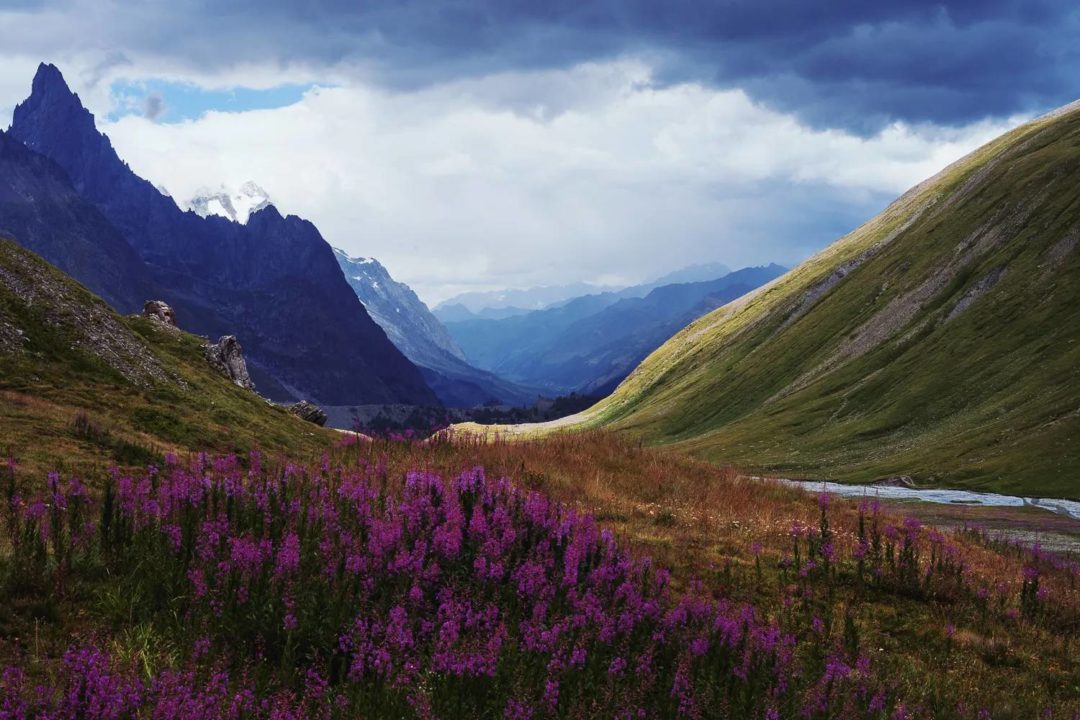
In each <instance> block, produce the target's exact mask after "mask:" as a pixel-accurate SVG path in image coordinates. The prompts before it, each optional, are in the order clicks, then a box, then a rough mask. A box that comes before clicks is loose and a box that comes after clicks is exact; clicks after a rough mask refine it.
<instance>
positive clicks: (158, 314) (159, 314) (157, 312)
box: [142, 300, 176, 327]
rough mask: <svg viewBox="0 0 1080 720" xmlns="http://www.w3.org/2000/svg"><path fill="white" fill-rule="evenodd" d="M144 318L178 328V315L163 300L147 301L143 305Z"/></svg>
mask: <svg viewBox="0 0 1080 720" xmlns="http://www.w3.org/2000/svg"><path fill="white" fill-rule="evenodd" d="M142 314H143V317H148V318H151V319H153V320H157V321H158V322H159V323H161V324H162V325H167V326H169V327H176V313H175V312H173V309H172V308H171V307H169V306H168V305H167V304H166V303H164V302H162V301H161V300H147V301H146V303H145V304H144V305H143V311H142Z"/></svg>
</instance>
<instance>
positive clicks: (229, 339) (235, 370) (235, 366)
mask: <svg viewBox="0 0 1080 720" xmlns="http://www.w3.org/2000/svg"><path fill="white" fill-rule="evenodd" d="M148 304H149V303H148ZM166 307H168V306H166ZM203 352H204V353H205V354H206V359H207V361H209V363H210V364H211V365H213V366H214V368H216V369H217V370H218V371H219V372H220V373H221V374H222V375H224V376H225V377H227V378H229V379H230V380H232V381H233V383H234V384H236V385H239V386H240V387H242V388H246V389H247V390H252V391H254V390H255V383H253V382H252V381H251V376H250V375H248V369H247V362H245V361H244V349H243V348H242V347H240V341H239V340H237V339H236V336H235V335H224V336H222V337H221V339H219V340H218V341H217V342H216V343H209V344H207V345H205V346H204V347H203Z"/></svg>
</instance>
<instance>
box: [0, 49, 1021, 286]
mask: <svg viewBox="0 0 1080 720" xmlns="http://www.w3.org/2000/svg"><path fill="white" fill-rule="evenodd" d="M62 69H64V68H62ZM138 70H139V74H141V76H142V77H148V76H149V75H148V71H147V69H146V68H144V67H142V66H141V65H140V66H139V68H138ZM159 71H160V73H159V74H160V75H163V76H165V77H167V78H168V79H173V80H193V81H196V82H202V83H203V84H204V85H210V84H213V83H215V82H216V83H222V82H224V81H222V80H221V79H220V78H219V79H217V80H214V81H211V80H207V79H199V78H192V77H190V76H184V75H183V73H181V72H180V71H178V70H177V71H176V72H165V70H164V68H159ZM111 72H112V73H113V75H111V77H119V76H120V75H119V73H123V76H124V77H129V78H135V77H137V75H136V73H135V72H134V67H130V66H118V67H117V69H115V70H113V71H111ZM245 73H246V75H248V76H251V77H255V78H261V79H263V80H268V79H269V78H272V77H273V76H274V73H273V72H272V70H269V69H266V68H262V69H254V68H250V69H247V70H245V71H244V73H241V75H244V74H245ZM286 74H287V75H288V76H289V77H287V78H286V80H288V81H296V80H298V79H310V75H309V74H308V73H307V72H306V71H302V70H292V71H289V72H288V73H286ZM4 75H6V73H5V74H4ZM85 76H86V73H82V75H79V76H76V77H74V78H70V79H72V85H73V87H74V88H75V89H76V90H79V89H81V88H80V87H79V79H80V77H85ZM238 77H239V76H238ZM355 77H356V76H355V75H353V76H349V75H348V74H347V73H340V74H338V75H335V76H334V77H333V78H332V81H333V82H334V83H335V84H339V86H337V87H333V88H322V89H316V90H313V91H311V92H309V93H308V94H307V95H306V96H305V97H304V98H303V100H302V101H301V102H299V103H297V104H295V105H292V106H289V107H284V108H278V109H275V110H259V111H250V112H243V113H209V114H207V115H205V116H204V117H202V118H200V119H198V120H194V121H187V122H183V123H179V124H158V123H153V122H151V121H149V120H146V119H144V118H141V117H137V116H126V117H124V118H122V119H120V120H119V121H117V122H115V123H113V124H109V125H104V126H102V129H103V130H105V131H106V132H107V133H108V134H109V135H110V137H111V138H112V139H113V143H114V145H115V146H116V148H117V149H118V151H119V152H120V154H121V156H122V157H124V159H126V160H127V161H128V162H129V163H130V164H131V166H132V167H133V168H134V169H135V170H136V172H138V173H140V174H141V175H143V176H145V177H147V178H148V179H150V180H151V181H153V182H154V183H160V184H163V185H164V186H165V187H167V188H168V190H169V191H170V192H171V193H172V194H173V196H174V197H177V198H186V197H190V196H191V195H192V194H194V192H195V191H196V190H197V189H198V188H200V187H202V186H205V185H215V186H216V185H217V184H219V183H225V184H227V185H230V186H232V187H237V186H239V185H240V184H241V183H243V182H244V181H246V180H254V181H255V182H257V183H259V184H260V185H261V186H263V187H264V188H266V189H267V190H268V191H269V193H270V195H271V196H272V197H273V198H274V199H275V202H276V204H277V205H278V206H279V208H280V209H281V210H282V211H283V212H287V213H294V214H298V215H301V216H303V217H306V218H308V219H310V220H312V221H313V222H315V223H316V225H318V226H319V228H320V229H321V230H322V232H323V234H324V236H325V237H326V238H327V240H328V241H330V242H331V244H334V245H337V246H340V247H343V248H345V249H346V250H347V251H349V252H350V253H352V254H355V255H371V256H375V257H377V258H379V259H380V260H381V261H382V262H384V264H386V265H387V267H389V268H390V270H391V272H392V273H394V274H395V276H396V277H398V278H399V279H401V280H404V281H405V282H408V283H409V284H411V285H413V286H414V287H415V288H416V290H417V291H418V292H419V293H420V294H421V296H422V297H424V298H425V300H428V301H431V302H437V301H438V300H440V299H442V298H445V297H446V296H448V295H450V294H453V293H454V292H457V291H459V290H466V289H488V288H495V287H508V286H509V287H514V286H518V287H520V286H528V285H536V284H557V283H565V282H571V281H577V280H586V281H597V280H599V279H601V278H611V277H619V278H625V279H627V280H638V279H644V278H647V277H652V276H656V275H659V274H661V273H663V272H666V271H669V270H672V269H674V268H676V267H680V266H683V265H686V264H690V263H694V262H707V261H716V260H719V261H722V262H725V263H726V264H728V265H731V266H739V265H744V264H755V263H764V262H769V261H778V262H789V263H790V262H794V261H796V260H798V259H800V258H802V257H804V256H805V255H807V254H808V253H809V252H811V251H812V250H814V249H817V248H819V247H821V246H823V245H824V244H825V243H826V242H828V241H830V240H831V239H833V238H834V237H835V236H836V234H838V231H839V230H846V229H849V227H850V225H851V224H854V223H855V222H856V221H857V220H860V219H865V218H866V217H868V216H869V214H871V212H872V211H873V210H874V209H877V208H879V207H881V206H882V205H883V204H884V202H885V201H887V200H888V199H889V198H891V197H892V196H895V195H896V194H898V193H900V192H902V191H903V190H905V189H906V188H907V187H909V186H911V185H913V184H915V183H916V182H918V181H920V180H922V179H923V178H925V177H927V176H929V175H931V174H933V173H934V172H936V171H937V170H938V169H940V168H941V167H943V166H944V165H945V164H947V163H948V162H950V161H952V160H954V159H956V158H958V157H960V156H961V155H963V154H964V153H966V152H968V151H970V150H971V149H973V148H975V147H976V146H978V145H979V144H981V143H983V142H985V141H987V140H989V139H991V138H992V137H994V136H996V135H998V134H999V133H1001V132H1002V131H1004V130H1005V129H1007V128H1008V127H1011V126H1012V125H1014V124H1016V122H1018V121H1019V119H1016V120H1013V121H1009V122H998V123H991V122H987V123H979V124H976V125H972V126H969V127H964V128H960V129H951V130H946V129H941V128H933V127H925V128H923V127H910V126H906V125H902V124H895V125H892V126H890V127H888V128H886V129H885V130H884V131H882V132H881V133H879V134H878V135H875V136H873V137H869V138H863V137H859V136H856V135H852V134H848V133H846V132H844V131H840V130H824V131H821V130H813V129H810V128H808V127H806V126H804V125H801V124H800V123H799V122H798V121H797V120H795V119H794V118H793V117H792V116H789V115H784V114H781V113H777V112H774V111H771V110H769V109H766V108H764V107H762V106H760V105H757V104H755V103H753V102H752V101H751V100H749V99H748V97H747V95H745V94H744V93H743V92H741V91H738V90H717V89H711V88H708V87H705V86H701V85H697V84H682V85H673V86H666V87H657V86H654V85H653V84H652V83H651V75H650V70H649V67H648V66H647V65H645V64H644V63H642V62H637V61H633V60H624V61H619V62H609V63H602V64H586V65H581V66H578V67H574V68H571V69H566V70H557V71H545V72H536V73H525V72H508V73H502V74H497V75H492V76H488V77H484V78H479V79H472V80H459V81H455V82H451V83H446V84H442V85H436V86H432V87H428V88H425V89H422V90H417V91H413V92H393V91H389V90H384V89H378V88H376V87H375V86H373V85H366V84H363V83H362V82H359V81H357V80H356V79H355ZM350 78H352V79H350ZM327 81H330V80H328V79H327V78H324V79H323V82H327ZM4 82H5V78H4V77H3V76H0V89H2V88H3V87H4V84H3V83H4ZM260 82H261V81H260ZM23 83H24V86H26V87H28V85H29V83H28V78H27V79H25V80H23ZM103 85H104V83H100V82H99V83H96V84H94V86H93V91H92V92H91V93H90V94H89V95H88V96H87V100H88V102H90V103H91V107H92V108H93V109H96V110H97V112H98V115H99V117H101V116H103V115H104V112H103V111H104V110H106V109H107V107H105V105H106V104H107V102H108V100H107V99H106V98H107V94H106V93H105V91H103ZM219 86H220V85H219ZM106 87H107V86H106ZM23 94H25V91H24V92H23ZM0 97H6V95H4V96H0ZM164 100H165V102H166V103H168V98H167V97H166V98H164Z"/></svg>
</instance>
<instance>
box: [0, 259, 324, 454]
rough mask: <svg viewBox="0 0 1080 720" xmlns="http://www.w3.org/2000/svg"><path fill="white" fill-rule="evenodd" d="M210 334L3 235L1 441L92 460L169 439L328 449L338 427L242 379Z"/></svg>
mask: <svg viewBox="0 0 1080 720" xmlns="http://www.w3.org/2000/svg"><path fill="white" fill-rule="evenodd" d="M20 333H21V334H20ZM203 342H204V341H203V339H201V338H199V337H196V336H194V335H190V334H188V333H184V332H174V331H170V330H167V329H165V328H163V327H162V326H160V325H159V324H157V323H156V322H154V321H151V320H148V319H145V318H141V317H120V316H119V315H117V314H116V313H114V312H113V311H112V310H111V309H110V308H109V307H108V306H106V305H105V304H104V303H103V302H102V301H101V300H99V299H98V298H97V297H95V296H94V295H93V294H92V293H90V292H89V291H88V290H86V289H85V288H84V287H82V286H81V285H79V284H78V283H76V282H75V281H73V280H72V279H71V278H69V277H68V276H66V275H64V274H63V273H61V272H60V271H58V270H56V269H55V268H53V267H52V266H50V265H49V264H48V263H46V262H45V261H43V260H42V259H41V258H39V257H38V256H36V255H34V254H33V253H30V252H28V251H26V250H24V249H22V248H20V247H19V246H17V245H15V244H14V243H12V242H10V241H9V240H5V239H3V238H0V452H3V453H5V457H7V456H12V457H15V458H17V459H18V460H19V462H20V464H21V465H23V466H24V467H26V468H27V469H40V470H53V469H57V468H58V467H61V466H63V467H67V468H68V469H70V470H78V471H82V470H86V469H89V468H90V467H104V466H108V465H113V464H118V465H120V466H139V465H145V464H147V463H151V462H157V461H159V460H160V457H161V455H162V454H163V453H164V452H166V451H170V450H202V449H210V450H220V451H233V450H239V451H246V450H248V449H250V448H253V447H256V446H258V447H261V448H263V449H264V450H266V451H268V452H288V453H289V454H296V455H298V456H299V457H317V453H319V452H321V450H322V449H323V448H325V447H326V446H327V445H328V444H329V442H330V440H331V439H333V438H334V437H335V434H334V433H332V432H330V431H325V430H323V429H322V428H318V427H316V426H314V425H312V424H310V423H306V422H303V421H302V420H299V419H298V418H295V417H293V416H292V415H290V414H288V413H287V412H285V411H284V410H282V409H280V408H278V407H275V406H272V405H270V404H269V403H267V402H266V401H265V400H263V399H262V398H260V397H259V396H258V395H256V394H255V393H252V392H250V391H247V390H244V389H241V388H239V387H236V386H235V385H233V384H232V383H231V382H230V381H229V380H228V379H227V378H225V377H224V376H222V375H220V374H219V373H218V372H217V371H215V370H214V369H213V368H212V367H211V366H210V365H209V364H208V363H207V362H206V360H205V359H204V357H203V353H202V350H201V347H200V346H201V344H202V343H203Z"/></svg>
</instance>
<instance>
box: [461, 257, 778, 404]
mask: <svg viewBox="0 0 1080 720" xmlns="http://www.w3.org/2000/svg"><path fill="white" fill-rule="evenodd" d="M784 270H785V268H782V267H780V266H779V265H769V266H767V267H760V268H744V269H742V270H739V271H737V272H734V273H731V272H727V268H726V267H716V266H713V268H712V271H715V272H720V273H721V274H722V277H719V278H715V279H712V280H708V281H705V282H691V283H674V284H659V283H664V282H665V280H666V279H667V278H661V279H659V280H657V281H654V282H652V283H648V284H645V285H637V286H633V287H629V288H623V289H622V290H619V291H615V292H605V293H597V294H592V295H585V296H582V297H578V298H574V299H572V300H570V301H568V302H565V303H560V304H557V305H555V306H553V307H549V308H547V309H544V310H537V311H533V312H530V313H527V314H523V315H516V316H512V317H506V318H500V319H482V318H474V319H470V320H462V321H448V322H445V325H446V327H447V329H448V330H449V331H450V334H451V336H453V338H454V340H456V341H457V343H458V345H459V346H460V347H461V348H462V350H464V352H465V356H466V357H467V358H468V359H469V361H470V362H471V363H473V364H474V365H476V366H478V367H481V368H484V369H486V370H490V371H491V372H494V373H495V374H497V375H499V376H501V377H505V378H506V379H508V380H511V381H513V382H519V383H523V384H526V385H531V386H538V387H541V388H543V389H544V390H545V391H547V392H548V393H551V394H566V393H570V392H579V393H585V394H606V393H607V392H610V391H611V390H612V389H613V388H614V387H615V386H616V385H617V384H618V383H619V382H620V381H621V380H622V379H623V378H624V377H625V376H626V375H627V373H629V372H630V371H631V370H632V369H633V368H634V366H635V365H636V364H637V363H638V362H640V361H641V360H642V359H643V358H644V357H645V356H646V355H648V354H649V352H651V351H652V350H654V349H655V348H656V347H657V346H659V345H660V344H661V343H663V342H664V341H665V340H666V339H667V338H669V337H670V336H671V335H672V334H674V333H675V332H677V331H678V330H679V329H680V328H682V327H683V326H684V325H686V324H687V323H689V322H690V321H692V320H694V319H695V318H697V317H698V316H700V315H702V314H704V313H706V312H708V311H710V310H712V309H714V308H716V307H718V306H720V305H722V304H724V303H725V302H727V301H729V300H733V299H735V298H736V297H739V296H740V295H742V294H744V293H746V292H749V291H751V290H753V289H754V288H756V287H758V286H759V285H761V284H763V283H765V282H768V281H769V280H772V279H773V278H775V277H777V276H779V275H780V274H782V273H783V272H784ZM707 272H710V270H709V269H708V267H707V266H705V267H704V268H691V269H688V270H687V271H685V272H682V273H680V274H679V275H675V276H673V277H676V278H679V277H695V274H696V273H707Z"/></svg>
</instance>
